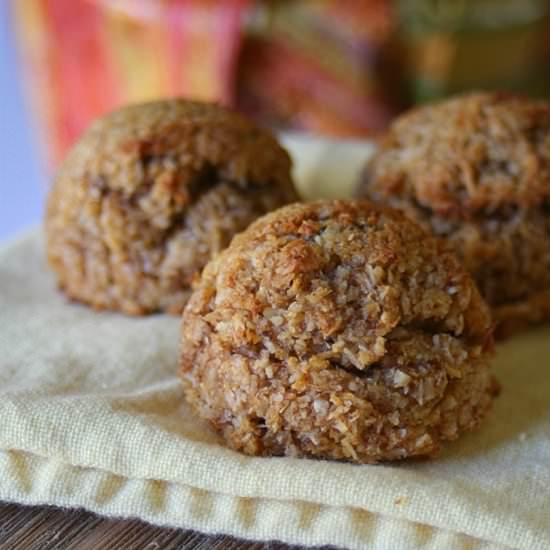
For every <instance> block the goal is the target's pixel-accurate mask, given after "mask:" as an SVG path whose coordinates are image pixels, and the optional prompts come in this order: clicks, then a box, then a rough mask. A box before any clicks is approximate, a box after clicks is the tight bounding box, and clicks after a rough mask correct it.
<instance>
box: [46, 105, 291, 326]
mask: <svg viewBox="0 0 550 550" xmlns="http://www.w3.org/2000/svg"><path fill="white" fill-rule="evenodd" d="M295 200H297V195H296V193H295V190H294V187H293V184H292V181H291V176H290V158H289V156H288V154H287V153H286V151H285V150H284V149H282V148H281V146H280V145H279V144H278V143H277V141H276V140H275V138H274V137H273V136H272V135H271V134H270V133H269V132H268V131H266V130H262V129H260V128H258V127H256V126H255V125H254V124H252V123H251V122H250V121H248V120H246V119H245V118H243V117H241V116H240V115H238V114H236V113H234V112H232V111H230V110H228V109H225V108H223V107H221V106H218V105H214V104H208V103H199V102H191V101H184V100H181V99H170V100H165V101H155V102H151V103H144V104H141V105H133V106H130V107H126V108H123V109H121V110H118V111H116V112H114V113H111V114H110V115H108V116H106V117H104V118H101V119H99V120H97V121H96V122H95V123H94V124H92V125H91V127H90V128H89V130H88V131H87V132H86V133H85V134H84V136H83V137H82V139H81V140H80V141H79V142H78V143H77V144H76V146H75V147H74V148H73V150H72V151H71V152H70V154H69V155H68V157H67V159H66V160H65V162H64V164H63V166H62V168H61V170H60V173H59V175H58V177H57V179H56V180H55V183H54V185H53V188H52V190H51V193H50V196H49V200H48V207H47V214H46V223H45V225H46V235H47V249H48V259H49V261H50V264H51V265H52V267H53V269H54V270H55V272H56V273H57V276H58V280H59V285H60V286H61V288H62V289H63V290H64V291H65V292H66V294H67V295H68V296H70V297H71V298H73V299H75V300H79V301H82V302H85V303H87V304H90V305H92V306H94V307H96V308H100V309H103V308H107V309H115V310H120V311H123V312H125V313H129V314H136V315H139V314H145V313H150V312H156V311H167V312H170V313H175V314H181V310H182V308H183V305H184V304H185V301H186V299H187V297H188V295H189V289H190V284H191V281H192V279H193V278H194V277H195V275H196V274H197V273H199V272H200V271H201V269H202V268H203V267H204V265H205V264H206V263H207V261H208V260H209V259H210V258H211V257H212V256H213V255H214V254H216V253H217V252H219V251H220V250H222V249H223V248H225V247H226V246H227V245H228V244H229V241H230V240H231V238H232V237H233V235H234V234H235V233H237V232H239V231H241V230H243V229H244V228H246V227H247V226H248V225H249V224H250V222H251V221H253V220H254V219H255V218H257V217H258V216H260V215H262V214H264V213H266V212H268V211H270V210H273V209H275V208H277V207H279V206H282V205H284V204H287V203H289V202H293V201H295Z"/></svg>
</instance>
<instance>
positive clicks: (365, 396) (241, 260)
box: [181, 201, 494, 463]
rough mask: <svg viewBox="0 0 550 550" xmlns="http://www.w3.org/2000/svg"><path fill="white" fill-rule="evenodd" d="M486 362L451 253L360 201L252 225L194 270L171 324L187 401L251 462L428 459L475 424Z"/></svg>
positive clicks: (480, 305) (484, 316)
mask: <svg viewBox="0 0 550 550" xmlns="http://www.w3.org/2000/svg"><path fill="white" fill-rule="evenodd" d="M491 355H492V324H491V318H490V314H489V310H488V307H487V306H486V304H485V302H484V301H483V299H482V298H481V296H480V294H479V292H478V290H477V287H476V285H475V283H474V282H473V280H472V278H471V277H470V275H469V274H468V273H467V272H466V271H465V269H464V268H463V267H462V266H461V264H460V263H459V261H458V259H457V258H456V257H455V256H454V254H452V253H451V252H449V251H448V250H447V249H446V248H445V245H444V243H442V242H441V241H439V240H437V239H435V238H433V237H431V236H429V235H428V234H427V233H426V232H425V231H424V230H422V229H421V228H420V227H419V226H418V225H417V224H415V223H413V222H411V221H410V220H408V219H407V218H406V217H405V216H404V215H403V214H402V213H400V212H398V211H396V210H393V209H389V208H385V207H381V206H376V205H374V204H372V203H370V202H367V201H321V202H316V203H311V204H295V205H291V206H287V207H285V208H281V209H279V210H277V211H275V212H273V213H271V214H268V215H266V216H264V217H262V218H260V219H259V220H257V221H256V222H254V223H253V224H252V225H251V226H250V227H249V228H248V229H247V230H246V231H245V232H243V233H241V234H240V235H238V236H237V237H235V239H234V240H233V242H232V243H231V245H230V246H229V248H227V249H226V250H225V251H224V252H222V253H221V254H220V255H219V256H218V257H217V258H215V259H214V260H213V261H211V262H210V263H209V264H208V265H207V267H206V268H205V270H204V272H203V274H202V277H201V279H200V281H199V282H198V284H197V286H196V288H195V290H194V292H193V294H192V296H191V298H190V300H189V302H188V304H187V306H186V308H185V310H184V314H183V322H182V360H181V362H182V379H183V382H184V386H185V391H186V396H187V399H188V401H189V402H190V403H191V405H192V406H193V407H194V408H195V410H196V411H197V412H198V413H199V414H200V415H201V416H203V417H204V418H206V419H208V420H209V421H210V422H211V424H212V425H213V426H214V427H215V428H216V429H217V430H218V431H219V432H220V433H221V434H222V435H223V437H224V438H225V440H226V441H227V442H228V444H229V445H230V446H231V447H233V448H235V449H237V450H240V451H243V452H245V453H247V454H252V455H295V456H310V457H319V458H331V459H344V460H350V461H354V462H360V463H368V462H377V461H380V460H396V459H402V458H406V457H409V456H422V455H430V454H432V453H434V452H435V451H436V450H437V449H438V448H439V447H440V445H441V443H442V442H443V441H445V440H452V439H455V438H457V437H458V436H459V435H460V433H462V432H463V431H466V430H469V429H472V428H474V427H475V426H476V425H477V424H478V422H479V421H480V420H481V419H482V418H483V417H484V416H485V414H486V413H487V411H488V409H489V407H490V404H491V401H492V393H493V390H494V381H493V379H492V377H491V374H490V370H489V361H490V357H491Z"/></svg>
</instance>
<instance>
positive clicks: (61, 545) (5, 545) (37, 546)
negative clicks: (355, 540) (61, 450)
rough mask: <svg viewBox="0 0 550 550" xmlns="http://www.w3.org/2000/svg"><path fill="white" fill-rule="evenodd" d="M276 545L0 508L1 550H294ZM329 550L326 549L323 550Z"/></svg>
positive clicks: (78, 514) (83, 515)
mask: <svg viewBox="0 0 550 550" xmlns="http://www.w3.org/2000/svg"><path fill="white" fill-rule="evenodd" d="M299 548H301V547H298V546H288V545H286V544H283V543H280V542H276V541H273V542H250V541H244V540H239V539H236V538H234V537H229V536H226V535H210V536H209V535H203V534H201V533H197V532H196V531H189V530H184V529H172V528H169V527H158V526H155V525H150V524H148V523H145V522H143V521H140V520H137V519H111V518H103V517H100V516H97V515H96V514H92V513H91V512H86V511H84V510H65V509H61V508H55V507H53V506H20V505H18V504H10V503H0V549H1V550H97V549H102V550H103V549H104V550H121V549H124V550H138V549H139V550H142V549H146V550H161V549H162V550H164V549H166V550H176V549H177V550H237V549H238V550H298V549H299ZM323 548H324V549H325V550H329V548H330V547H328V546H325V547H323Z"/></svg>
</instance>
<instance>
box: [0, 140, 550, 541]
mask: <svg viewBox="0 0 550 550" xmlns="http://www.w3.org/2000/svg"><path fill="white" fill-rule="evenodd" d="M287 141H288V143H289V144H290V146H291V148H292V149H293V150H294V151H296V150H297V151H298V155H299V156H298V166H297V173H298V176H299V178H300V181H301V183H302V185H303V189H306V190H309V192H311V189H313V186H314V182H317V183H316V184H315V186H318V185H320V184H322V185H323V187H322V189H319V187H316V189H317V191H316V193H318V194H323V195H326V194H338V195H344V194H346V193H348V192H349V187H350V182H352V181H353V178H354V177H355V176H356V173H357V170H358V167H359V165H360V164H361V163H362V162H363V159H364V157H365V156H366V154H367V149H366V148H365V146H360V145H358V144H349V145H327V144H324V143H314V144H311V143H309V142H308V144H306V145H303V144H302V143H301V142H300V140H296V139H295V138H288V140H287ZM308 148H309V149H308ZM319 182H320V183H319ZM178 325H179V320H178V319H177V318H173V317H167V316H162V315H158V316H152V317H145V318H141V319H139V318H136V319H134V318H128V317H124V316H122V315H117V314H114V313H95V312H93V311H91V310H89V309H87V308H86V307H83V306H80V305H76V304H71V303H68V302H67V301H66V300H65V299H64V297H63V296H62V295H61V294H59V293H58V292H57V291H56V288H55V282H54V278H53V276H52V274H51V273H50V271H49V270H48V268H47V266H46V265H45V261H44V252H43V242H42V236H41V232H40V230H35V231H33V232H31V233H30V234H27V235H25V236H23V237H21V238H19V239H18V240H16V241H14V242H11V243H9V244H7V245H5V246H4V247H3V249H2V250H1V251H0V499H1V500H9V501H16V502H21V503H31V504H35V503H48V504H56V505H60V506H70V507H84V508H86V509H88V510H92V511H95V512H98V513H101V514H104V515H109V516H137V517H140V518H143V519H145V520H147V521H150V522H154V523H158V524H167V525H173V526H179V527H186V528H193V529H198V530H201V531H204V532H209V533H213V532H223V533H228V534H232V535H236V536H241V537H246V538H251V539H279V540H283V541H285V542H289V543H302V544H311V545H314V544H335V545H338V546H343V547H349V548H391V549H399V548H418V547H423V548H424V547H426V548H437V549H440V548H445V549H447V548H497V547H498V548H500V547H503V546H506V545H508V546H513V547H518V548H530V549H537V548H540V549H546V548H550V328H548V327H546V328H540V329H537V330H533V331H531V332H528V333H525V334H523V335H521V336H519V337H516V338H515V339H513V340H511V341H509V342H507V343H505V344H503V345H501V346H500V347H499V348H498V358H497V360H496V361H495V366H494V370H495V373H496V374H497V375H498V377H499V379H500V381H501V382H502V386H503V392H502V395H501V397H499V399H498V400H497V401H496V403H495V407H494V410H493V412H492V414H491V416H490V417H489V418H488V420H487V421H486V422H485V423H484V424H483V425H482V426H481V428H480V429H479V430H478V431H476V432H475V433H472V434H468V435H466V436H465V437H463V438H462V439H460V440H459V441H457V442H455V443H453V444H452V445H450V446H449V447H448V448H447V449H446V450H445V452H444V453H443V454H442V455H441V456H439V457H438V458H437V459H435V460H433V461H431V462H404V463H400V464H393V465H379V466H354V465H350V464H343V463H337V462H323V461H315V460H299V459H292V458H272V459H268V458H250V457H246V456H243V455H240V454H237V453H235V452H233V451H230V450H228V449H226V448H224V447H223V445H222V444H221V442H220V440H219V439H218V437H217V436H216V435H215V434H214V433H213V432H212V431H211V430H210V429H209V428H208V426H206V425H205V424H203V423H202V422H201V421H199V420H198V419H197V418H195V417H194V416H193V414H192V413H191V411H190V410H189V409H188V408H187V406H186V404H185V402H184V399H183V395H182V391H181V387H180V384H179V382H178V379H177V376H176V373H177V369H178V341H179V334H178V332H179V326H178Z"/></svg>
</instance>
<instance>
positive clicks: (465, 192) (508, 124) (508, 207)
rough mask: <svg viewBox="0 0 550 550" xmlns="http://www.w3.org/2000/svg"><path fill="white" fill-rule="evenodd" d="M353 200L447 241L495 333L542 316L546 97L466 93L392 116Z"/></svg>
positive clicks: (546, 260) (545, 312)
mask: <svg viewBox="0 0 550 550" xmlns="http://www.w3.org/2000/svg"><path fill="white" fill-rule="evenodd" d="M358 196H360V197H367V198H370V199H372V200H375V201H378V202H384V203H386V204H389V205H392V206H395V207H398V208H401V209H403V210H404V211H405V212H406V213H407V214H408V215H409V216H410V217H412V218H413V219H415V220H416V221H418V222H420V223H421V224H422V225H423V226H424V227H425V228H427V229H429V230H431V231H432V232H434V233H435V234H436V235H439V236H442V237H445V238H447V239H448V240H449V242H450V243H451V244H452V246H453V247H454V249H455V251H456V252H457V253H458V255H459V256H460V258H461V259H462V260H463V261H464V263H465V265H466V267H467V268H468V270H469V271H470V272H471V273H472V274H473V276H474V278H475V279H476V281H477V283H478V285H479V288H480V290H481V293H482V294H483V296H484V297H485V298H486V300H487V301H488V302H489V304H490V305H491V306H492V309H493V314H494V316H495V319H496V321H497V322H498V323H499V325H498V328H497V330H498V332H499V333H501V334H506V333H510V332H512V331H513V330H515V329H517V328H520V327H522V326H525V325H527V324H529V323H535V322H539V321H542V320H544V319H547V318H549V317H550V103H549V102H546V101H535V100H530V99H527V98H522V97H518V96H513V95H509V94H503V93H474V94H469V95H464V96H461V97H456V98H454V99H450V100H446V101H443V102H440V103H436V104H434V105H428V106H425V107H421V108H418V109H415V110H413V111H411V112H409V113H407V114H405V115H403V116H401V117H399V118H398V119H397V120H396V121H395V122H394V123H393V125H392V126H391V127H390V129H389V131H388V133H387V134H386V135H385V136H384V137H383V138H382V140H381V143H380V147H379V149H378V151H377V152H376V153H375V154H374V156H373V157H372V158H371V159H370V161H369V162H368V164H367V167H366V170H365V173H364V176H363V178H362V182H361V184H360V186H359V189H358Z"/></svg>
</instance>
